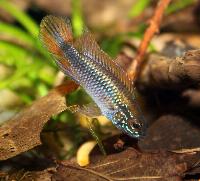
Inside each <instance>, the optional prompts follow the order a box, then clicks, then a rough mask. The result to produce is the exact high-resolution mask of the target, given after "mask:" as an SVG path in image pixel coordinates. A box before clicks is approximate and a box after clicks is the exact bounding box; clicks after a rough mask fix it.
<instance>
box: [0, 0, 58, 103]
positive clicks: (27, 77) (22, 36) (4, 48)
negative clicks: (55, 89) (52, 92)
mask: <svg viewBox="0 0 200 181" xmlns="http://www.w3.org/2000/svg"><path fill="white" fill-rule="evenodd" d="M0 7H1V8H3V9H4V10H5V11H7V12H8V13H9V14H10V15H12V17H13V18H14V19H15V20H16V21H17V22H18V23H20V25H21V27H20V26H16V25H14V24H8V23H4V22H0V34H1V40H0V63H1V64H3V65H4V66H6V67H8V68H10V70H11V71H12V72H11V73H10V74H9V75H7V77H6V78H5V79H3V80H1V82H0V89H3V88H9V89H11V90H13V91H16V92H17V94H18V95H19V96H20V97H21V98H22V100H23V101H24V102H25V103H30V102H31V101H32V100H34V99H35V98H36V97H38V96H43V95H45V94H46V93H47V92H48V89H49V88H50V87H51V86H52V85H53V82H54V80H55V74H56V67H55V66H53V63H52V61H51V57H50V56H49V54H48V53H47V52H46V50H44V49H43V47H42V45H41V43H40V41H39V40H38V33H39V25H37V24H36V22H34V20H33V19H32V18H31V17H30V16H28V15H27V14H26V13H24V12H23V11H21V10H19V9H18V8H17V7H15V6H14V5H13V4H11V3H10V2H8V1H6V0H0Z"/></svg>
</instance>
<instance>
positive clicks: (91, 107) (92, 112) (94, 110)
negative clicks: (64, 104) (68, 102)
mask: <svg viewBox="0 0 200 181" xmlns="http://www.w3.org/2000/svg"><path fill="white" fill-rule="evenodd" d="M67 109H68V110H69V111H71V112H72V113H77V112H79V113H81V114H84V115H86V116H88V117H98V116H101V115H102V113H101V110H100V109H99V107H98V106H97V105H96V104H95V103H89V104H86V105H84V106H79V105H72V106H69V107H68V108H67Z"/></svg>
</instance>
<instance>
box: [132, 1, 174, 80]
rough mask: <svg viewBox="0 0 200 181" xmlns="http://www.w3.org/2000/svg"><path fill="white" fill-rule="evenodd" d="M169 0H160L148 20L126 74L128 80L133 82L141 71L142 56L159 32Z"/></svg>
mask: <svg viewBox="0 0 200 181" xmlns="http://www.w3.org/2000/svg"><path fill="white" fill-rule="evenodd" d="M170 1H171V0H160V1H159V2H158V4H157V7H156V9H155V12H154V15H153V17H152V18H151V19H150V23H149V27H148V28H147V29H146V31H145V34H144V37H143V40H142V41H141V43H140V46H139V48H138V52H137V55H136V57H135V58H134V59H133V61H132V63H131V65H130V67H129V69H128V74H129V76H130V78H131V79H132V80H133V81H135V80H136V79H137V78H138V75H139V73H140V71H141V68H142V64H143V60H144V55H145V52H146V50H147V48H148V45H149V43H150V41H151V39H152V38H153V36H154V34H155V33H158V32H159V27H160V23H161V20H162V17H163V14H164V10H165V9H166V8H167V6H168V5H169V3H170Z"/></svg>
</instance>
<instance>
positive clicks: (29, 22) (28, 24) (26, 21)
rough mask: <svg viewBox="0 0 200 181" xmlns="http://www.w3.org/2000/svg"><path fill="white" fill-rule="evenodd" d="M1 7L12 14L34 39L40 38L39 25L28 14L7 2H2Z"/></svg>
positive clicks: (0, 1) (3, 0)
mask: <svg viewBox="0 0 200 181" xmlns="http://www.w3.org/2000/svg"><path fill="white" fill-rule="evenodd" d="M0 7H1V8H3V9H4V10H5V11H7V12H8V13H9V14H11V15H12V16H13V17H14V18H15V19H16V20H17V21H18V22H19V23H20V24H21V25H22V26H23V27H24V28H25V29H26V30H27V31H28V32H29V33H30V34H31V35H32V36H33V37H37V36H38V33H39V28H38V25H37V24H36V23H35V21H34V20H33V19H31V18H30V17H29V16H28V15H27V14H26V13H24V12H23V11H21V10H20V9H19V8H17V7H16V6H15V5H13V4H12V3H10V2H9V1H7V0H0Z"/></svg>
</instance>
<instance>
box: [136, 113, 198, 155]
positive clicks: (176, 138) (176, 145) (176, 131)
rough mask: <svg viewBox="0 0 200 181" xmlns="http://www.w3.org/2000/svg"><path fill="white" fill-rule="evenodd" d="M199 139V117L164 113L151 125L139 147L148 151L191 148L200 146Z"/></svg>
mask: <svg viewBox="0 0 200 181" xmlns="http://www.w3.org/2000/svg"><path fill="white" fill-rule="evenodd" d="M195 121H196V122H195ZM199 140H200V127H199V124H198V119H197V120H195V119H193V120H192V119H191V118H187V117H184V116H177V115H164V116H162V117H160V118H159V119H158V120H157V121H155V123H153V124H152V126H150V128H149V129H148V131H147V136H146V137H145V138H144V139H143V140H140V141H139V147H140V148H141V149H142V150H146V151H147V150H148V151H150V150H158V149H164V150H180V149H191V148H197V147H200V142H199Z"/></svg>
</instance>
